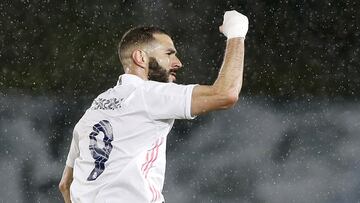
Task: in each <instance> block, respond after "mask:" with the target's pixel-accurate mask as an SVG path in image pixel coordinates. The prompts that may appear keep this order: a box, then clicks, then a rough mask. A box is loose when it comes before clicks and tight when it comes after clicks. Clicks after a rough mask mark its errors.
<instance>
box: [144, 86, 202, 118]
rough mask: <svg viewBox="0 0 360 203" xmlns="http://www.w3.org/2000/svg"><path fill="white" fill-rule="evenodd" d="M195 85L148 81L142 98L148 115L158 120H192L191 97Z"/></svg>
mask: <svg viewBox="0 0 360 203" xmlns="http://www.w3.org/2000/svg"><path fill="white" fill-rule="evenodd" d="M195 86H196V85H178V84H175V83H159V82H153V81H148V84H147V85H146V87H145V89H144V90H143V96H144V101H145V105H146V108H147V111H148V113H149V115H150V116H151V117H152V118H153V119H154V120H159V119H193V118H195V117H194V116H191V97H192V91H193V89H194V87H195Z"/></svg>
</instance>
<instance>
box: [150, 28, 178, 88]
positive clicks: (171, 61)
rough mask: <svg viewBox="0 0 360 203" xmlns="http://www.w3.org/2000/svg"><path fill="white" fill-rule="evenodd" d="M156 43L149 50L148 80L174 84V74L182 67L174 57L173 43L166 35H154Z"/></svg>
mask: <svg viewBox="0 0 360 203" xmlns="http://www.w3.org/2000/svg"><path fill="white" fill-rule="evenodd" d="M154 37H155V39H156V42H155V43H154V46H153V47H152V48H151V50H149V51H148V52H149V73H148V78H149V80H154V81H158V82H174V81H175V80H176V72H177V71H178V70H179V69H180V68H181V67H182V64H181V62H180V60H179V59H178V58H177V56H176V49H175V47H174V43H173V41H172V40H171V38H170V37H169V36H168V35H165V34H154Z"/></svg>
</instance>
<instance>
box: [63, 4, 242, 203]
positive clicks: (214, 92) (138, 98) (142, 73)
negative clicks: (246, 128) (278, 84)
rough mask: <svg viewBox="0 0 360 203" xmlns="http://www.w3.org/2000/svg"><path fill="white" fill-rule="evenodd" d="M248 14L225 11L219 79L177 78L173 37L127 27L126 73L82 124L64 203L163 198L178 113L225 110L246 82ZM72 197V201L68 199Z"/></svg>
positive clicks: (123, 46) (137, 202)
mask: <svg viewBox="0 0 360 203" xmlns="http://www.w3.org/2000/svg"><path fill="white" fill-rule="evenodd" d="M247 30H248V19H247V17H246V16H244V15H242V14H240V13H238V12H236V11H227V12H225V15H224V20H223V25H222V26H220V31H221V32H222V33H223V34H224V35H225V36H226V37H227V45H226V51H225V55H224V61H223V64H222V67H221V69H220V72H219V75H218V78H217V79H216V81H215V82H214V84H213V85H209V86H206V85H178V84H175V83H173V82H174V81H175V80H176V72H177V71H178V70H179V69H180V68H181V67H182V64H181V62H180V60H179V59H178V58H177V56H176V49H175V47H174V44H173V41H172V40H171V38H170V36H169V35H168V34H167V33H166V32H165V31H164V30H161V29H159V28H155V27H138V28H134V29H131V30H129V31H128V32H126V33H125V34H124V36H123V37H122V39H121V41H120V43H119V49H118V52H119V58H120V61H121V64H122V66H123V67H124V71H125V74H123V75H120V77H119V80H118V82H117V84H116V86H114V87H113V88H110V89H108V90H107V91H105V92H103V93H102V94H100V95H99V96H98V97H97V98H96V99H95V100H94V101H93V103H92V105H91V107H90V108H89V109H88V110H87V111H86V112H85V114H84V115H83V117H82V118H81V119H80V120H79V122H78V123H77V124H76V126H75V128H74V132H73V139H72V142H71V146H70V151H69V154H68V157H67V161H66V166H65V169H64V172H63V176H62V179H61V181H60V184H59V189H60V191H61V193H62V195H63V198H64V200H65V202H74V203H77V202H82V203H84V202H85V203H89V202H95V203H98V202H106V203H148V202H156V203H157V202H159V203H161V202H164V197H163V195H162V194H161V191H162V189H163V183H164V174H165V152H166V148H165V147H166V138H167V134H168V133H169V131H170V129H171V127H172V126H173V123H174V120H175V119H193V118H194V117H195V116H197V115H200V114H204V113H206V112H209V111H214V110H219V109H227V108H230V107H231V106H233V105H234V104H235V103H236V102H237V100H238V96H239V93H240V89H241V86H242V77H243V63H244V40H245V35H246V33H247ZM70 199H71V200H70Z"/></svg>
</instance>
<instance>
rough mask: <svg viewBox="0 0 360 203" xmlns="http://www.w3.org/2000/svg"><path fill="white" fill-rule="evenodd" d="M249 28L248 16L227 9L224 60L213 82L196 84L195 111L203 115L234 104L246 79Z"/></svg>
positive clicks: (193, 106)
mask: <svg viewBox="0 0 360 203" xmlns="http://www.w3.org/2000/svg"><path fill="white" fill-rule="evenodd" d="M247 29H248V19H247V17H246V16H244V15H242V14H240V13H238V12H236V11H227V12H226V13H225V15H224V22H223V25H222V26H221V27H220V31H221V32H222V33H224V35H225V36H226V37H227V38H228V39H227V44H226V50H225V55H224V60H223V64H222V66H221V69H220V72H219V75H218V77H217V79H216V81H215V82H214V84H213V85H211V86H206V85H198V86H195V87H194V90H193V93H192V99H191V114H192V115H200V114H203V113H206V112H209V111H214V110H219V109H226V108H229V107H231V106H233V105H234V104H235V103H236V102H237V100H238V97H239V93H240V90H241V86H242V81H243V67H244V40H245V35H246V33H247Z"/></svg>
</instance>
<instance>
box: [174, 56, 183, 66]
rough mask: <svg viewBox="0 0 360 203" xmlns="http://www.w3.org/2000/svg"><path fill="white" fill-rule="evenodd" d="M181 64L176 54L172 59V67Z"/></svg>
mask: <svg viewBox="0 0 360 203" xmlns="http://www.w3.org/2000/svg"><path fill="white" fill-rule="evenodd" d="M182 66H183V65H182V63H181V61H180V59H179V58H178V57H177V56H175V59H174V61H173V67H177V68H181V67H182Z"/></svg>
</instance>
